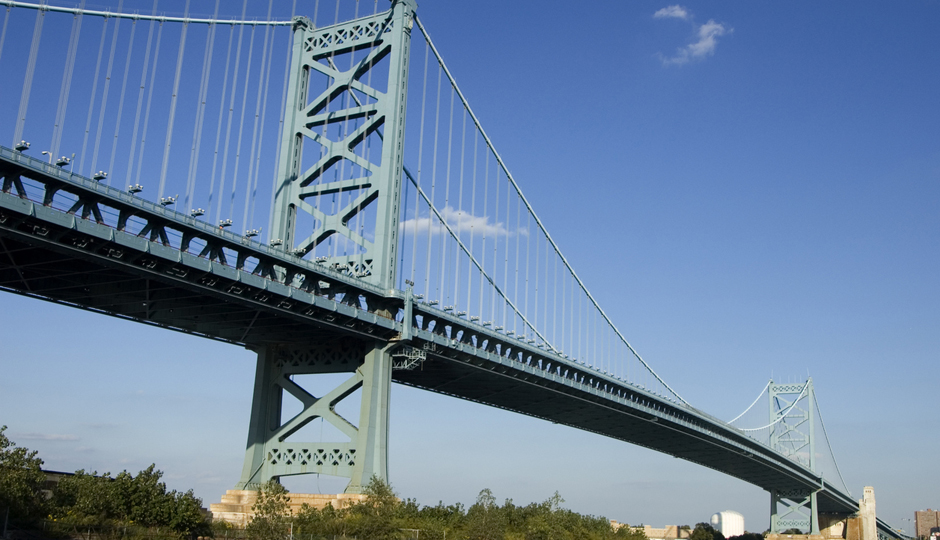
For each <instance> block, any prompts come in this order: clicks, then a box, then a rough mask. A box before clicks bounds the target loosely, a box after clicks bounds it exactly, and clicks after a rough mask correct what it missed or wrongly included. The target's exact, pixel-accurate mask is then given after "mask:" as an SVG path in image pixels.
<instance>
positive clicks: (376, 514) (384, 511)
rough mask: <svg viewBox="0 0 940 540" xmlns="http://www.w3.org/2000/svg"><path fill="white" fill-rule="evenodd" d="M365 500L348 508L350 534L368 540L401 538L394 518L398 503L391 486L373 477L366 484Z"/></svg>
mask: <svg viewBox="0 0 940 540" xmlns="http://www.w3.org/2000/svg"><path fill="white" fill-rule="evenodd" d="M363 494H364V495H365V496H366V498H365V499H364V500H363V501H361V502H359V503H358V504H354V505H352V506H351V507H350V508H349V519H350V521H351V527H350V532H351V534H353V535H355V536H357V537H361V538H369V539H370V540H392V539H396V538H401V537H402V532H403V531H401V530H400V529H401V528H403V527H399V526H398V525H399V524H398V523H396V518H397V517H398V509H399V505H400V502H399V500H398V497H396V496H395V492H394V491H392V486H390V485H388V484H387V483H386V482H384V481H382V480H381V479H380V478H379V477H377V476H373V477H372V479H371V480H369V483H368V484H366V486H365V489H364V491H363Z"/></svg>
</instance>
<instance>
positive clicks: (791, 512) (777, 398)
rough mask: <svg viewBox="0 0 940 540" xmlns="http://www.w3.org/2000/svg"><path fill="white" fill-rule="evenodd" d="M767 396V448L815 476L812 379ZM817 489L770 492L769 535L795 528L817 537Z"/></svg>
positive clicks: (772, 387) (773, 387) (779, 386)
mask: <svg viewBox="0 0 940 540" xmlns="http://www.w3.org/2000/svg"><path fill="white" fill-rule="evenodd" d="M768 392H769V396H770V423H771V426H770V447H771V448H773V449H774V450H775V451H777V452H779V453H781V454H783V455H784V456H785V457H788V458H790V459H792V460H793V461H796V462H797V463H799V464H801V465H803V466H804V467H807V468H809V469H810V470H811V471H813V472H814V473H815V472H816V445H815V441H814V418H813V411H814V410H815V409H816V405H815V401H816V395H815V393H814V392H813V379H812V378H809V379H807V381H806V383H805V384H774V383H773V382H771V383H770V385H769V387H768ZM822 488H823V486H819V488H818V489H815V490H813V489H797V490H779V489H774V490H771V492H770V531H771V532H774V533H781V532H783V531H785V530H787V529H791V528H796V529H802V530H808V531H809V533H810V534H819V515H818V511H817V504H816V493H817V491H819V489H822Z"/></svg>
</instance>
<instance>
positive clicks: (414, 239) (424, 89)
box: [409, 48, 431, 324]
mask: <svg viewBox="0 0 940 540" xmlns="http://www.w3.org/2000/svg"><path fill="white" fill-rule="evenodd" d="M428 53H429V48H425V49H424V82H423V83H422V85H421V129H420V130H418V178H417V181H418V185H419V186H420V185H421V170H422V169H423V168H424V159H423V158H424V111H425V106H426V105H427V102H428ZM418 202H419V199H418V190H417V189H416V190H415V217H414V222H413V223H414V226H413V227H412V229H413V231H412V235H411V281H412V283H413V282H414V280H415V269H416V267H417V256H418V217H419V215H420V214H419V213H418ZM430 222H431V214H430V213H429V214H428V223H429V224H430ZM410 323H411V321H409V324H410Z"/></svg>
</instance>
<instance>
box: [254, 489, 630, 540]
mask: <svg viewBox="0 0 940 540" xmlns="http://www.w3.org/2000/svg"><path fill="white" fill-rule="evenodd" d="M364 495H365V498H364V499H363V500H362V501H360V502H358V503H355V504H352V505H350V506H348V507H346V508H341V509H337V508H333V506H331V505H328V506H326V507H325V508H323V509H317V508H313V507H311V506H309V505H306V504H304V505H303V506H302V507H301V508H300V510H299V511H298V512H297V513H296V514H293V515H291V514H290V512H289V505H288V495H287V491H286V490H285V489H284V487H283V486H281V485H280V484H279V483H277V482H274V481H272V482H268V483H267V484H265V485H264V486H262V488H261V489H260V490H259V494H258V501H257V502H256V503H255V505H254V506H253V509H252V510H253V513H254V516H253V517H252V519H251V521H250V522H249V524H248V528H247V531H248V533H249V536H250V537H251V538H254V539H258V540H283V539H284V538H287V537H289V536H292V537H293V538H294V539H296V540H332V539H334V538H361V539H370V540H372V539H374V540H405V539H408V538H414V539H427V540H447V539H454V540H459V539H466V540H504V539H505V540H582V539H583V540H646V535H645V534H644V533H643V531H642V530H641V529H640V530H638V529H634V528H631V527H628V526H623V527H620V528H619V529H617V530H615V529H614V528H613V527H611V524H610V521H609V520H607V518H604V517H597V516H590V515H583V514H579V513H577V512H573V511H571V510H567V509H565V508H562V507H561V504H562V503H563V502H564V499H562V498H561V496H560V495H559V494H558V493H557V492H556V493H555V494H554V495H553V496H552V497H550V498H549V499H547V500H545V501H543V502H541V503H531V504H528V505H526V506H519V505H516V504H514V503H513V501H512V500H511V499H507V500H506V501H505V502H504V503H503V504H502V505H499V504H497V502H496V498H495V497H494V496H493V493H492V492H491V491H490V490H489V489H484V490H483V491H481V492H480V494H479V496H477V500H476V502H475V503H474V504H473V505H471V506H470V507H469V508H466V507H464V505H462V504H459V503H457V504H452V505H444V503H442V502H441V503H438V504H437V505H436V506H422V505H419V504H418V503H417V502H416V501H415V500H414V499H404V500H401V499H399V498H398V497H397V496H396V495H395V493H394V491H392V488H391V487H390V486H389V485H388V484H387V483H385V482H383V481H382V480H380V479H378V478H375V477H373V478H372V480H371V481H370V482H369V483H368V484H367V485H366V486H365V490H364Z"/></svg>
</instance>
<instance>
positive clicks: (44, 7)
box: [0, 0, 294, 26]
mask: <svg viewBox="0 0 940 540" xmlns="http://www.w3.org/2000/svg"><path fill="white" fill-rule="evenodd" d="M0 6H7V9H10V8H14V7H18V8H26V9H37V10H39V11H40V12H45V11H56V12H59V13H71V14H73V15H96V16H99V17H115V18H122V19H132V20H134V21H158V22H161V23H164V22H181V23H185V24H210V25H211V24H231V25H237V26H291V25H293V24H294V21H293V19H291V20H286V21H271V20H266V21H257V20H247V19H245V14H244V12H243V13H242V18H241V19H218V18H212V19H200V18H190V17H167V16H165V15H157V13H156V11H154V12H153V14H152V15H141V14H139V13H121V11H120V10H121V8H120V7H118V11H98V10H93V9H82V8H69V7H63V6H52V5H49V4H34V3H32V2H17V1H15V0H0Z"/></svg>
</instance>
